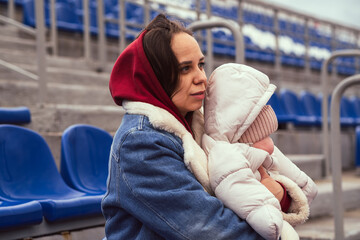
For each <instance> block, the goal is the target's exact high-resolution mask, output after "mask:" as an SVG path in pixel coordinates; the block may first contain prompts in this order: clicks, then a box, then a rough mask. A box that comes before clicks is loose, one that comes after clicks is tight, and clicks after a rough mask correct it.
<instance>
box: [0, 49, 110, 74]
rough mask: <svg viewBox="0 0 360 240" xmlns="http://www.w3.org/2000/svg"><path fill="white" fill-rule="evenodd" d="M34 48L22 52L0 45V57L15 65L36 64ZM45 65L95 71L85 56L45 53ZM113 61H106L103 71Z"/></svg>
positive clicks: (69, 69) (108, 67)
mask: <svg viewBox="0 0 360 240" xmlns="http://www.w3.org/2000/svg"><path fill="white" fill-rule="evenodd" d="M35 50H36V49H33V50H32V51H28V52H27V53H26V54H24V51H23V50H21V49H8V48H2V47H1V45H0V56H1V59H2V60H4V61H7V62H10V63H12V64H15V65H19V64H25V65H26V64H27V65H33V66H37V62H36V61H34V59H36V57H37V56H36V51H35ZM46 61H47V66H48V67H59V68H66V69H68V71H73V70H88V71H95V70H94V67H93V66H92V65H93V63H92V62H86V61H85V58H83V57H78V58H75V57H63V56H53V55H47V56H46ZM113 64H114V62H108V63H107V66H106V70H105V72H110V71H109V70H111V68H112V65H113Z"/></svg>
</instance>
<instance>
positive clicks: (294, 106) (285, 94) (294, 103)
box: [280, 89, 318, 126]
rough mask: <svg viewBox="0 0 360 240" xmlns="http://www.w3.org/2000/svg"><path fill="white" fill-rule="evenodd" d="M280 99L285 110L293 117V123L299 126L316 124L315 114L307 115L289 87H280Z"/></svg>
mask: <svg viewBox="0 0 360 240" xmlns="http://www.w3.org/2000/svg"><path fill="white" fill-rule="evenodd" d="M280 101H281V102H282V104H283V106H284V110H285V112H286V113H287V114H288V115H290V116H293V117H294V118H295V121H294V124H295V125H301V126H316V125H318V121H317V118H316V117H315V116H311V115H307V114H306V113H305V111H304V109H303V107H302V106H301V104H300V102H299V99H298V97H297V95H296V94H295V93H294V92H292V91H291V90H289V89H281V91H280Z"/></svg>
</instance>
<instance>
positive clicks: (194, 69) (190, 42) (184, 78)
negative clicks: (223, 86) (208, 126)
mask: <svg viewBox="0 0 360 240" xmlns="http://www.w3.org/2000/svg"><path fill="white" fill-rule="evenodd" d="M171 49H172V50H173V52H174V54H175V56H176V58H177V60H178V62H179V72H180V73H179V74H180V77H179V85H178V86H177V88H176V89H175V92H174V94H173V95H172V96H171V100H172V101H173V103H174V104H175V106H176V107H177V108H178V109H179V111H180V113H181V114H182V115H183V116H185V115H186V114H187V113H188V112H191V111H195V110H197V109H199V108H201V106H202V100H203V99H204V97H205V88H206V75H205V71H204V55H203V54H202V52H201V50H200V47H199V45H198V43H197V42H196V40H195V38H193V37H192V36H190V35H189V34H187V33H183V32H182V33H177V34H175V35H174V36H173V38H172V40H171Z"/></svg>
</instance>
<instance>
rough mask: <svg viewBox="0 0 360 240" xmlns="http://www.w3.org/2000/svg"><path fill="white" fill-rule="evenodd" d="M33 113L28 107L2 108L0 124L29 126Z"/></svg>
mask: <svg viewBox="0 0 360 240" xmlns="http://www.w3.org/2000/svg"><path fill="white" fill-rule="evenodd" d="M30 122H31V112H30V109H29V108H28V107H24V106H22V107H0V124H6V123H7V124H28V123H30Z"/></svg>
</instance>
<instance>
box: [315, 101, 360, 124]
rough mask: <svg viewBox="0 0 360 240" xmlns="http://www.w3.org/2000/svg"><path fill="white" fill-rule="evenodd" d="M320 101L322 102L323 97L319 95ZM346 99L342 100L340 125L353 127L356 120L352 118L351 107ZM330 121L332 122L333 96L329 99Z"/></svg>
mask: <svg viewBox="0 0 360 240" xmlns="http://www.w3.org/2000/svg"><path fill="white" fill-rule="evenodd" d="M319 101H320V102H322V95H319ZM350 104H351V103H348V99H347V98H346V97H342V98H341V100H340V124H341V126H342V127H353V126H355V125H356V124H357V123H356V121H357V120H356V119H354V118H353V117H352V116H351V113H350V111H351V110H350V109H349V108H350V106H349V105H350ZM328 120H329V123H330V122H331V95H329V97H328Z"/></svg>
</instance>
